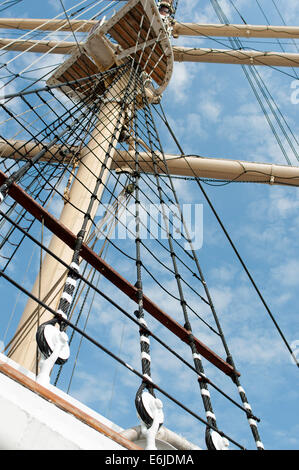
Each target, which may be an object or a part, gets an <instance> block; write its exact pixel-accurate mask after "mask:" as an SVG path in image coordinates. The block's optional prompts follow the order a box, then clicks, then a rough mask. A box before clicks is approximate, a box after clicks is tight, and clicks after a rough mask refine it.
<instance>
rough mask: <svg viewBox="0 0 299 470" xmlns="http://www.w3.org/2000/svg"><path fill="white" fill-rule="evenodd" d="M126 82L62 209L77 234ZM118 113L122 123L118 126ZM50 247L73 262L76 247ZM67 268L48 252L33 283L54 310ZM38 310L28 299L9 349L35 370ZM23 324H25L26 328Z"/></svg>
mask: <svg viewBox="0 0 299 470" xmlns="http://www.w3.org/2000/svg"><path fill="white" fill-rule="evenodd" d="M126 86H127V77H126V76H125V77H124V78H121V79H120V80H119V81H117V82H116V84H115V85H114V86H113V87H112V88H111V89H110V90H109V92H108V93H107V96H106V98H107V103H105V104H104V105H103V106H102V107H101V109H100V112H99V119H98V122H97V124H96V126H95V128H94V130H93V132H92V135H91V139H90V141H89V143H88V145H87V147H86V148H85V149H84V150H83V154H82V157H81V159H80V164H79V167H78V172H77V175H76V179H74V181H73V184H72V187H71V190H70V193H69V198H68V201H66V203H65V205H64V208H63V210H62V213H61V216H60V222H61V223H62V224H63V225H65V226H66V227H68V228H69V229H70V230H71V231H72V232H73V233H75V234H77V233H78V231H79V230H80V228H81V225H82V221H83V217H84V214H85V213H86V210H87V208H88V204H89V200H90V195H91V191H92V190H93V188H94V186H95V183H96V179H97V177H98V175H99V172H100V170H101V163H103V162H104V160H105V157H106V153H107V150H108V146H109V144H110V142H111V139H112V136H113V135H114V136H115V139H116V140H118V137H119V133H120V130H121V126H122V123H123V121H124V113H123V112H122V110H121V98H122V94H123V91H124V90H125V88H126ZM119 116H120V125H119V126H118V129H116V128H115V127H116V123H117V120H118V118H119ZM114 145H115V143H114ZM112 157H113V155H110V156H109V159H108V161H107V163H106V169H105V171H104V173H103V176H102V185H101V186H100V188H99V191H98V193H97V199H96V201H95V203H94V207H93V210H92V214H91V217H93V216H94V215H95V213H96V210H97V207H98V204H99V201H100V199H101V195H102V192H103V189H104V185H105V182H106V180H107V176H108V173H109V169H110V166H111V162H112ZM89 227H90V224H89ZM87 232H88V230H87ZM49 249H50V250H51V251H52V252H54V253H55V254H56V255H57V256H58V257H59V258H60V259H61V260H62V261H64V262H65V263H67V264H68V265H69V264H70V263H71V259H72V253H73V250H71V249H70V248H69V247H67V246H66V244H65V243H64V242H62V240H61V239H59V238H58V237H56V236H53V238H52V240H51V242H50V245H49ZM65 271H66V270H65V268H64V266H62V265H61V264H60V263H59V262H58V261H56V260H55V259H54V258H53V257H52V256H51V255H49V254H47V255H46V257H45V259H44V262H43V265H42V270H41V273H40V274H41V276H38V277H37V279H36V281H35V284H34V287H33V291H32V293H33V295H35V296H36V297H37V298H39V294H40V297H41V300H42V301H44V302H45V303H46V304H47V305H48V306H49V307H51V308H53V309H54V310H56V308H57V304H58V301H59V294H61V290H62V288H63V284H64V282H65V277H66V272H65ZM37 312H38V305H37V303H36V302H34V301H33V300H32V299H29V300H28V302H27V305H26V307H25V310H24V312H23V315H22V317H21V320H20V323H19V326H18V329H17V333H16V339H15V341H14V342H13V343H12V345H11V348H10V352H9V357H10V358H11V359H13V360H14V361H16V362H18V363H19V364H21V365H22V366H24V367H25V368H27V369H29V370H32V371H34V370H35V366H36V340H35V334H36V327H37V321H38V315H37ZM40 315H41V318H40V319H39V320H40V321H42V322H45V321H48V320H49V319H52V318H53V315H52V314H51V313H50V312H48V310H42V311H41V312H40ZM23 325H25V327H24V328H23ZM18 332H20V334H18Z"/></svg>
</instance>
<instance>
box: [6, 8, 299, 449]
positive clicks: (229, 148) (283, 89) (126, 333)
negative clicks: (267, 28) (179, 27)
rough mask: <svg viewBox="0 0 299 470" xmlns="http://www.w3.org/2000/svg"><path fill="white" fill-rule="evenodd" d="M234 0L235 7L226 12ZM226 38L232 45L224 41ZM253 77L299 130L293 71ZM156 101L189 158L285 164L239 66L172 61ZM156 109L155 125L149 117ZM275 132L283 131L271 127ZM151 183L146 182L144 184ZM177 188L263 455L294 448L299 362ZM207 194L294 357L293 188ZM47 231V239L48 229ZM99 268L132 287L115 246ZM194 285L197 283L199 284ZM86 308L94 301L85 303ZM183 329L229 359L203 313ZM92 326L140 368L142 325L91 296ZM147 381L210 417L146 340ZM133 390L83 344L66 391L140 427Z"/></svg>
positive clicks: (212, 373) (245, 186) (124, 374)
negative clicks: (194, 220) (198, 235)
mask: <svg viewBox="0 0 299 470" xmlns="http://www.w3.org/2000/svg"><path fill="white" fill-rule="evenodd" d="M73 3H74V2H71V1H70V0H68V1H65V2H64V4H65V6H66V7H70V6H71V5H72V4H73ZM219 3H220V4H221V6H222V7H223V8H224V10H225V13H226V15H227V17H228V18H229V21H230V22H231V23H240V22H241V20H240V17H239V16H238V13H237V10H238V11H239V12H240V13H241V14H242V16H243V18H244V19H245V20H246V22H247V23H251V24H265V21H266V19H265V17H264V16H263V14H262V11H261V9H260V8H259V5H260V6H262V9H263V11H264V12H265V13H266V15H267V18H268V19H269V21H270V22H271V24H273V25H280V24H282V19H281V17H280V16H279V15H278V12H277V10H276V9H275V7H274V3H273V1H270V0H260V2H255V1H253V2H247V1H245V0H240V1H235V2H234V3H233V2H229V1H222V2H219ZM281 3H283V4H279V10H280V13H281V15H282V17H283V19H284V20H285V22H286V23H287V24H290V25H296V24H298V20H299V6H298V2H296V1H295V0H292V1H291V0H285V1H284V2H281ZM233 4H234V5H235V7H236V8H237V10H236V9H235V8H233ZM276 5H278V2H276ZM47 6H48V10H47V14H45V11H44V7H42V5H41V4H40V3H39V2H33V1H29V0H28V1H26V2H25V1H24V2H22V3H21V4H20V5H19V6H18V9H17V11H16V10H14V11H13V10H11V12H13V13H11V16H16V15H19V16H28V17H30V16H33V17H45V16H47V17H51V16H53V15H55V14H58V13H60V12H61V5H60V2H59V1H58V0H57V1H56V0H49V1H48V4H47ZM4 13H5V15H6V16H9V15H10V13H9V12H8V11H6V12H4ZM177 19H178V20H179V21H186V22H206V23H217V22H218V19H217V17H216V15H215V12H214V10H213V8H212V6H211V2H210V1H208V0H203V1H197V0H196V1H194V0H193V1H191V0H180V1H179V8H178V11H177ZM70 40H71V39H70ZM221 41H222V42H223V44H224V43H225V44H227V47H229V43H228V41H225V40H224V41H223V40H222V39H221ZM282 42H283V44H282V45H283V47H284V48H285V49H286V50H287V51H289V52H297V51H296V48H295V46H294V44H293V43H291V41H289V40H283V41H282ZM173 43H174V44H180V45H186V46H190V47H191V46H192V47H214V48H224V47H225V46H224V45H223V44H221V45H220V44H219V43H217V42H215V41H213V40H209V39H198V38H179V39H178V40H173ZM242 43H243V44H244V46H245V47H248V48H249V49H250V48H255V49H258V50H266V49H267V50H281V49H280V46H279V45H278V44H277V43H275V41H274V40H269V41H268V42H266V41H263V42H262V43H261V40H260V42H253V41H251V42H250V43H248V42H247V41H244V42H243V41H242ZM297 47H298V46H297ZM20 60H23V61H24V64H25V63H27V64H29V63H30V61H32V59H27V58H25V57H23V58H22V59H20ZM47 60H49V61H53V62H51V63H52V64H55V62H54V59H52V58H47ZM55 60H56V58H55ZM26 61H28V62H26ZM258 72H259V74H260V76H261V77H262V79H263V81H264V84H265V85H266V86H267V88H268V89H269V91H270V93H271V96H272V97H273V99H274V100H275V103H276V104H277V106H279V110H280V112H281V113H282V115H283V116H284V117H285V119H286V121H287V122H288V125H289V127H290V129H291V130H292V131H293V133H294V135H295V136H298V109H299V108H298V106H299V104H294V103H293V102H292V99H291V98H292V92H293V90H294V88H291V86H292V83H294V82H295V80H296V75H295V73H296V71H294V70H292V69H280V70H277V69H270V68H264V67H260V68H258ZM283 72H287V74H286V73H283ZM162 106H163V109H164V111H165V113H166V114H167V117H168V120H169V122H170V124H171V126H172V129H173V131H174V133H175V135H176V137H177V138H178V140H179V142H180V144H181V146H182V148H183V149H184V152H185V154H196V155H201V156H204V157H219V158H229V159H238V160H248V161H259V162H272V163H280V164H283V165H285V164H287V162H286V160H285V157H284V155H283V154H282V151H281V149H280V148H279V146H278V144H277V141H276V139H275V137H274V135H273V132H272V131H271V129H270V126H269V124H268V123H267V121H266V119H265V117H264V115H263V113H262V111H261V108H260V105H259V104H258V102H257V100H256V98H255V96H254V93H253V91H252V89H251V88H250V86H249V83H248V81H247V80H246V78H245V75H244V73H243V71H242V68H241V67H240V66H229V65H215V64H194V63H176V64H175V67H174V73H173V77H172V80H171V83H170V85H169V86H168V88H167V90H166V91H165V93H164V96H163V99H162ZM153 113H154V116H156V117H157V114H156V113H155V111H153ZM271 119H272V117H271ZM274 125H275V126H276V128H277V124H276V123H274ZM157 126H158V129H159V133H160V137H161V140H162V143H163V147H164V150H165V152H167V153H174V154H175V153H177V148H176V146H175V143H174V142H173V140H172V138H171V136H170V135H169V134H168V133H167V130H166V128H165V127H164V125H163V123H161V122H160V121H159V119H158V117H157ZM277 132H279V135H280V137H281V140H282V142H283V145H284V147H285V148H286V151H287V154H288V155H289V158H290V159H291V162H292V164H293V165H298V162H297V161H296V158H295V156H294V155H293V154H292V152H291V150H290V147H289V146H288V144H287V142H286V140H285V138H284V137H283V136H282V135H281V131H280V129H278V130H277ZM294 145H296V143H295V142H294ZM297 152H298V146H297ZM146 183H147V181H146V179H145V180H144V181H143V184H144V186H143V188H144V189H146ZM174 183H175V187H176V191H177V194H178V197H179V199H180V201H181V202H182V203H183V204H184V203H185V204H193V205H195V204H198V205H201V206H202V208H203V220H202V229H203V244H202V247H201V248H200V249H199V250H198V252H197V255H198V257H199V261H200V264H201V267H202V270H203V272H204V275H205V278H206V280H207V283H208V286H209V289H210V292H211V295H212V298H213V301H214V304H215V306H216V310H217V312H218V314H219V318H220V322H221V324H222V328H223V331H224V333H225V336H226V338H227V341H228V344H229V347H230V350H231V352H232V354H233V357H234V360H235V363H236V366H237V369H238V370H239V371H240V373H241V385H242V386H243V388H244V389H245V391H246V393H247V396H248V400H249V403H250V404H251V406H252V409H253V413H254V414H255V415H256V416H258V417H259V418H260V419H261V422H260V423H259V431H260V434H261V440H262V442H263V443H264V446H265V448H266V449H298V447H299V442H298V441H299V439H298V435H299V433H298V430H299V429H298V419H297V417H298V368H297V367H296V366H295V365H294V364H293V363H292V360H291V358H290V355H289V352H288V351H287V349H286V347H285V345H284V344H283V343H282V340H281V339H280V337H279V335H278V333H277V331H276V330H275V327H274V325H273V323H272V321H271V320H270V318H269V316H268V314H267V312H266V311H265V308H264V307H263V305H262V304H261V301H260V300H259V298H258V297H257V294H256V292H255V291H254V289H253V287H252V286H251V284H250V282H249V280H248V278H247V276H246V274H245V272H244V271H243V269H242V267H241V265H240V263H239V261H238V259H237V258H236V256H235V254H234V253H233V251H232V249H231V247H230V245H229V243H228V241H227V239H226V237H225V236H224V234H223V232H222V230H221V228H220V227H219V224H218V222H217V221H216V219H215V217H214V215H213V214H212V213H211V211H210V209H209V207H208V206H207V204H206V201H205V199H204V197H203V195H202V193H201V191H200V189H199V187H198V185H197V184H196V183H195V182H186V181H184V180H177V179H175V180H174ZM111 185H112V183H111ZM204 189H205V191H206V192H207V194H208V196H209V197H210V199H211V201H212V203H213V205H214V207H215V208H216V210H217V212H218V214H219V216H220V217H221V220H222V221H223V223H224V225H225V227H226V229H227V230H228V232H229V234H230V236H231V238H232V240H233V241H234V243H235V244H236V246H237V247H238V250H239V252H240V254H241V256H242V258H243V259H244V261H245V263H246V265H247V267H248V269H249V271H250V272H251V274H252V276H253V278H254V280H255V282H256V284H257V285H258V287H259V288H260V290H261V292H262V295H263V296H264V298H265V300H266V301H267V303H268V305H269V307H270V308H271V311H272V312H273V314H274V316H275V318H276V320H277V322H278V324H279V325H280V327H281V329H282V331H283V332H284V333H285V335H286V338H287V339H288V342H289V343H290V344H292V345H293V348H294V351H295V353H296V354H297V357H298V352H299V331H298V312H297V310H298V306H297V293H298V287H299V281H298V271H299V261H298V252H299V242H298V235H297V234H298V228H299V216H298V208H299V203H298V195H299V193H298V189H297V188H287V187H283V186H281V187H280V186H266V185H258V184H251V183H232V184H227V185H219V184H216V183H214V184H212V185H211V184H209V185H208V184H204ZM58 207H59V206H58ZM52 211H53V213H57V212H58V208H57V207H55V206H54V207H52ZM36 233H38V229H37V232H36ZM46 237H47V238H49V234H48V233H46ZM119 246H121V247H122V248H123V247H126V248H127V249H129V248H130V249H132V243H130V241H126V243H124V244H122V243H119ZM133 246H134V244H133ZM148 246H149V247H150V248H152V249H153V250H156V253H157V256H158V257H159V258H160V259H161V260H163V262H165V263H169V262H170V261H169V259H167V257H166V254H165V251H163V250H160V249H159V248H158V247H157V246H156V245H154V243H153V244H151V242H150V241H148ZM143 255H144V262H145V265H146V266H147V267H149V268H150V269H151V272H152V273H153V274H154V275H156V276H160V277H159V280H160V281H161V282H163V285H164V286H166V287H167V289H169V291H171V292H173V294H175V293H176V286H175V282H174V279H173V278H171V277H170V276H167V274H166V273H164V272H163V273H161V272H160V271H159V266H157V265H156V264H155V263H154V261H153V259H152V257H151V256H150V254H149V253H148V252H144V253H143ZM38 256H39V255H38V250H37V251H35V254H34V255H33V260H32V264H31V265H30V267H29V273H30V275H29V274H28V276H27V277H26V279H25V281H24V283H25V285H26V286H28V288H29V285H30V283H31V278H34V275H35V274H34V273H35V272H37V270H38V261H39V258H38ZM186 259H187V258H186ZM22 261H23V260H22V258H21V256H20V257H19V258H18V259H17V260H16V262H15V264H14V265H12V266H11V268H10V269H11V273H13V274H14V275H15V276H17V273H18V270H19V269H20V266H21V263H22ZM107 261H108V262H109V263H110V264H112V265H113V266H114V267H115V269H117V270H118V271H119V272H121V273H122V275H124V276H125V277H127V278H128V279H129V280H130V281H131V282H132V283H134V282H135V280H136V279H135V271H134V265H132V263H131V262H130V261H128V260H124V259H123V258H122V257H120V256H119V254H118V252H117V250H115V249H113V248H111V250H110V251H109V253H108V255H107ZM132 266H133V268H132ZM188 280H189V278H188ZM191 281H192V279H191ZM1 284H2V288H3V289H7V283H6V281H3V280H1ZM99 286H100V287H101V289H103V291H104V292H106V293H107V294H108V295H111V297H112V298H114V299H115V298H117V299H118V301H119V303H120V305H121V306H122V307H123V308H125V309H128V311H129V312H130V313H133V311H134V309H135V305H133V302H131V301H129V300H128V299H127V298H126V297H125V296H124V295H122V294H119V293H118V292H117V291H116V289H115V288H114V287H112V286H111V285H110V284H109V283H108V281H105V280H103V279H101V281H100V284H99ZM195 289H199V287H198V286H195ZM144 290H145V293H146V295H147V296H148V297H150V298H152V299H153V300H154V302H155V303H157V304H158V305H160V306H161V307H162V308H163V309H164V310H165V311H166V312H167V313H169V314H171V315H173V316H174V318H176V319H177V321H180V322H183V320H182V318H181V317H180V316H179V315H180V312H179V311H178V310H179V309H178V306H177V302H176V301H175V300H173V299H172V298H170V297H169V296H166V295H165V293H164V292H163V290H162V289H159V288H158V287H157V285H156V284H155V283H154V282H153V280H152V279H151V278H150V277H149V276H148V275H147V274H146V273H144ZM187 293H188V295H189V297H188V298H190V304H191V305H192V306H193V307H194V308H195V309H198V310H199V311H200V313H201V315H202V316H203V317H204V318H205V319H206V320H207V321H209V322H210V321H211V314H210V312H209V311H208V309H207V308H206V306H205V305H202V304H198V300H197V299H196V298H195V296H194V295H193V294H192V292H190V291H188V289H186V295H187ZM6 296H7V302H5V306H6V308H7V309H9V307H8V305H7V304H8V303H10V304H13V303H14V302H15V300H16V292H15V291H9V292H8V291H7V294H6ZM24 302H25V299H23V298H20V299H19V300H18V305H17V312H19V313H20V312H21V310H22V306H23V305H24ZM91 303H92V302H91V297H90V298H89V299H88V302H87V305H88V306H89V305H91ZM87 313H88V309H87V310H85V312H84V317H85V316H86V315H87ZM146 319H147V322H148V325H149V327H150V328H151V329H153V331H154V332H155V333H156V334H157V335H159V336H161V338H163V339H164V340H165V341H167V342H169V344H170V345H171V346H172V347H173V348H175V349H176V350H177V351H178V352H179V353H180V354H182V356H183V357H185V358H186V359H187V360H188V361H190V362H191V353H190V352H189V350H188V348H186V347H185V346H184V345H182V344H178V340H177V339H176V338H174V337H173V336H171V335H169V334H168V332H167V331H166V330H165V328H164V327H161V326H160V325H158V324H157V322H155V321H154V320H152V319H151V318H150V317H146ZM191 321H192V328H193V331H194V333H195V335H196V336H197V337H198V338H199V339H200V340H201V341H203V342H204V343H206V344H207V345H208V346H209V347H210V348H211V349H214V350H215V351H216V352H217V353H218V354H219V355H220V356H221V357H224V352H223V349H222V346H221V344H219V341H218V340H217V339H215V335H212V334H211V333H210V331H209V330H208V329H207V328H205V327H204V326H203V324H202V323H201V322H200V321H199V319H198V318H197V317H192V318H191ZM82 325H83V320H82V322H81V326H82ZM5 328H6V324H5V325H3V331H5ZM87 332H88V333H89V334H92V335H93V336H94V337H95V338H97V339H98V340H99V341H100V342H102V343H103V344H104V345H105V346H107V347H109V348H111V350H112V351H113V352H114V353H116V354H119V356H120V357H121V358H123V359H124V360H125V361H127V362H128V363H129V364H132V365H133V366H134V367H136V368H137V369H138V370H140V359H139V342H138V331H137V329H136V327H135V326H134V327H132V325H131V323H130V321H128V320H126V319H125V318H123V317H122V316H121V314H120V313H119V312H117V310H116V309H113V308H111V306H110V305H109V304H108V303H107V302H105V301H104V300H103V299H101V298H100V297H99V296H96V297H95V299H94V300H93V303H92V310H91V314H90V320H89V323H88V328H87ZM0 339H1V336H0ZM78 342H79V339H77V340H76V341H74V345H72V357H71V359H70V360H69V363H68V364H67V365H66V366H65V377H64V378H61V382H60V384H61V385H60V386H61V387H64V388H65V389H66V388H67V384H68V381H69V377H70V374H71V369H72V365H73V361H74V358H75V355H76V347H77V346H78ZM204 366H205V370H206V374H207V375H208V376H209V377H211V379H212V380H213V381H214V382H215V383H216V384H217V385H218V386H219V387H220V388H222V389H223V390H225V391H227V392H228V393H229V394H230V395H231V396H233V397H234V399H235V400H236V401H238V402H239V397H238V395H237V393H236V390H235V387H234V386H233V384H232V383H231V382H230V381H229V379H228V378H227V377H225V376H223V374H222V373H220V372H219V371H217V370H215V368H214V367H213V366H211V365H210V364H209V363H205V364H204ZM152 374H153V375H152V376H153V380H154V382H157V383H158V384H159V385H160V386H161V387H162V388H164V389H165V390H167V391H169V393H170V394H171V395H173V396H174V397H175V398H177V399H179V400H181V401H182V402H183V403H185V404H186V406H188V407H190V408H191V409H192V410H193V411H195V412H196V413H198V414H199V415H200V416H202V417H204V410H203V408H202V403H201V398H200V391H199V387H198V385H197V383H196V379H195V378H194V374H192V373H191V372H190V371H189V370H186V368H185V367H184V366H183V365H182V364H181V363H179V362H178V361H177V359H175V358H174V357H173V356H172V355H170V354H169V353H168V352H166V351H165V350H163V349H162V348H161V347H160V346H159V345H157V344H156V343H155V342H154V341H152ZM54 375H55V374H54ZM138 386H139V379H138V378H136V377H135V376H134V375H133V374H130V373H128V371H127V370H125V369H124V368H123V367H122V366H120V365H118V364H116V363H115V362H114V361H113V360H112V359H111V358H109V357H107V356H106V355H105V354H104V353H103V352H101V351H98V350H97V349H96V348H95V347H94V346H91V345H89V344H88V343H87V342H85V341H83V343H82V347H81V350H80V354H79V356H78V364H77V368H76V372H75V374H74V378H73V382H72V386H71V391H70V393H71V394H73V395H74V396H75V397H77V398H78V399H80V400H82V401H83V402H84V403H86V404H87V405H89V406H90V407H92V408H94V409H96V410H97V411H98V412H99V413H101V414H103V415H104V416H106V417H107V418H109V419H111V420H112V421H114V422H116V423H117V424H119V425H120V426H122V427H124V428H126V427H131V426H135V425H137V424H138V421H137V418H136V412H135V407H134V398H135V393H136V391H137V388H138ZM211 394H212V403H213V406H214V411H215V414H216V417H217V423H218V426H219V428H220V429H221V430H222V431H224V432H225V433H227V434H228V435H229V436H231V437H233V438H234V439H235V440H236V441H238V442H240V443H242V445H244V446H245V447H246V448H249V449H254V448H255V446H254V441H253V438H252V436H251V433H250V430H249V426H248V424H247V421H246V419H245V416H243V413H242V412H241V411H240V410H237V409H236V408H235V407H233V406H231V405H230V404H229V403H228V402H227V401H226V400H225V399H224V398H223V397H221V396H219V394H218V393H217V392H216V391H214V390H213V391H211ZM159 398H161V399H162V401H163V404H164V411H165V425H166V426H167V427H168V428H170V429H172V430H174V431H177V432H179V433H181V434H182V435H184V436H185V437H187V438H188V439H190V440H191V441H193V442H194V443H196V444H197V445H199V446H200V447H204V427H203V426H202V424H201V423H199V422H198V421H197V420H196V419H194V418H192V417H191V416H190V415H188V414H186V413H185V412H184V411H183V410H180V409H178V408H177V407H176V406H175V405H174V404H173V403H171V402H170V401H168V400H167V399H166V398H163V397H161V396H159Z"/></svg>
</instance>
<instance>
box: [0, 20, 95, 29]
mask: <svg viewBox="0 0 299 470" xmlns="http://www.w3.org/2000/svg"><path fill="white" fill-rule="evenodd" d="M96 24H98V21H95V20H67V19H47V18H0V29H21V30H35V29H37V30H39V31H58V30H59V31H72V30H77V29H78V30H80V32H86V31H90V30H91V28H92V27H93V26H95V25H96Z"/></svg>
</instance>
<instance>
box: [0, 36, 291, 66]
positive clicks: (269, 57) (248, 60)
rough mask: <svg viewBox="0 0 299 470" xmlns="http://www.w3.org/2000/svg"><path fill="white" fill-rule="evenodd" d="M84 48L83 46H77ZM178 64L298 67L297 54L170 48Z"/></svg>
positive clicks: (52, 44)
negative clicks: (200, 63) (201, 63)
mask: <svg viewBox="0 0 299 470" xmlns="http://www.w3.org/2000/svg"><path fill="white" fill-rule="evenodd" d="M79 46H82V47H83V46H84V43H79ZM77 47H78V44H77V43H74V42H68V41H42V40H41V41H34V40H32V41H30V40H20V39H18V40H16V39H7V38H5V39H4V38H0V49H5V50H10V51H27V52H40V53H43V54H44V53H50V54H63V55H64V54H71V53H72V52H73V51H74V50H75V48H77ZM173 54H174V60H175V61H177V62H208V63H218V64H239V65H268V66H276V67H298V66H299V54H291V53H284V52H261V51H247V50H246V51H245V50H233V49H204V48H191V47H178V46H175V47H173Z"/></svg>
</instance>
